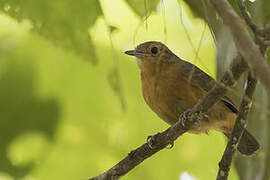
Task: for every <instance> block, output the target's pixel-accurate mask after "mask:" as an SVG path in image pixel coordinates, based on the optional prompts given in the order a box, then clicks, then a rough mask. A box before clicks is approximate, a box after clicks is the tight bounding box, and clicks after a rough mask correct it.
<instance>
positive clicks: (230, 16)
mask: <svg viewBox="0 0 270 180" xmlns="http://www.w3.org/2000/svg"><path fill="white" fill-rule="evenodd" d="M210 2H211V4H212V5H213V7H214V8H215V10H216V11H217V13H218V14H219V16H220V17H221V19H222V20H223V22H224V23H225V24H226V25H227V26H228V27H229V28H230V30H231V32H232V35H233V38H234V42H235V44H236V47H237V49H238V50H239V52H240V54H241V55H242V56H243V58H244V59H245V61H246V62H247V64H248V66H249V68H250V70H251V73H252V74H254V76H255V77H256V78H257V79H259V80H260V81H261V83H262V84H263V85H264V86H265V87H266V89H267V91H268V94H270V69H269V67H268V65H267V63H266V61H265V59H264V57H263V55H262V53H261V52H260V50H259V47H258V46H257V45H256V44H255V43H254V41H253V40H252V39H251V37H250V35H249V33H248V30H247V26H246V25H245V23H244V22H243V20H242V19H241V18H240V17H239V16H238V15H237V13H236V12H235V11H234V9H233V8H232V7H231V5H230V4H229V2H228V1H227V0H210Z"/></svg>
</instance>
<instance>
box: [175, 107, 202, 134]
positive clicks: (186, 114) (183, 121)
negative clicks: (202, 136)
mask: <svg viewBox="0 0 270 180" xmlns="http://www.w3.org/2000/svg"><path fill="white" fill-rule="evenodd" d="M191 112H192V110H191V109H188V110H186V111H185V112H183V115H182V116H180V117H179V119H181V125H182V126H183V127H186V123H187V119H188V118H189V116H190V113H191ZM195 123H196V124H197V125H198V130H200V129H201V127H202V122H201V119H200V118H197V119H196V122H195Z"/></svg>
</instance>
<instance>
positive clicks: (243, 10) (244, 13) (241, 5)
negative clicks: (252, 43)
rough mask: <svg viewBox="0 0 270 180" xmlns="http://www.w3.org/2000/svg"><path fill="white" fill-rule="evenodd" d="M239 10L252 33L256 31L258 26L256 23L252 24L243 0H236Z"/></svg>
mask: <svg viewBox="0 0 270 180" xmlns="http://www.w3.org/2000/svg"><path fill="white" fill-rule="evenodd" d="M237 3H238V6H239V9H240V12H241V14H242V16H243V18H244V20H245V22H246V23H247V25H248V26H249V27H250V29H251V30H252V31H253V33H254V34H257V33H258V27H257V25H256V24H254V23H253V22H252V20H251V18H250V15H249V13H248V10H247V8H246V6H245V5H244V1H243V0H237Z"/></svg>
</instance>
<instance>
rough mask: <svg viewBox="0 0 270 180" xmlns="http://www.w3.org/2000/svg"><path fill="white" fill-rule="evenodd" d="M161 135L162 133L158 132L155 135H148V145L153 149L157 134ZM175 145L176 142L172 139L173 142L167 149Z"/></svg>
mask: <svg viewBox="0 0 270 180" xmlns="http://www.w3.org/2000/svg"><path fill="white" fill-rule="evenodd" d="M159 135H160V133H156V134H155V135H153V136H148V137H147V144H148V146H149V147H150V148H151V149H153V148H154V147H153V145H154V144H155V141H156V138H157V136H159ZM173 146H174V142H173V141H172V142H171V143H170V146H168V147H167V149H172V148H173Z"/></svg>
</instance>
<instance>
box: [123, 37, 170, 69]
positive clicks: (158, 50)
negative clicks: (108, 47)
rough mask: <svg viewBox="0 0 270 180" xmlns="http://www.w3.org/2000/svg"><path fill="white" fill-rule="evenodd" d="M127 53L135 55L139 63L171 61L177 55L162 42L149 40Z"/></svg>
mask: <svg viewBox="0 0 270 180" xmlns="http://www.w3.org/2000/svg"><path fill="white" fill-rule="evenodd" d="M125 53H126V54H127V55H130V56H135V57H136V58H137V60H138V61H139V62H138V63H139V64H141V63H142V64H144V63H147V64H148V63H151V64H152V63H159V62H160V61H163V62H170V61H172V60H173V59H175V58H172V57H174V56H175V55H174V54H173V53H172V52H171V51H170V50H169V48H167V46H165V45H164V44H162V43H161V42H157V41H148V42H145V43H142V44H140V45H138V46H137V47H136V48H135V49H134V50H129V51H126V52H125Z"/></svg>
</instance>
